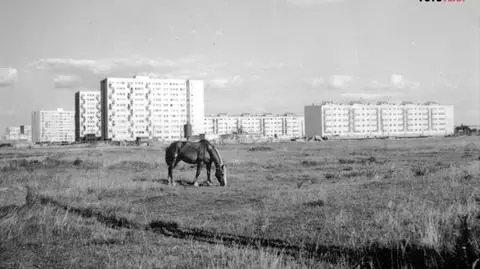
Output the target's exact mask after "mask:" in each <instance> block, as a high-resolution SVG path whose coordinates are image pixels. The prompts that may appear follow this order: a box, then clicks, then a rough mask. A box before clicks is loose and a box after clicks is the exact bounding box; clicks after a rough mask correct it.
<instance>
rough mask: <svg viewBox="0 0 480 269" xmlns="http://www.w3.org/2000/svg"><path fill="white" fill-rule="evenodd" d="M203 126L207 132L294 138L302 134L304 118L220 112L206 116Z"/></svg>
mask: <svg viewBox="0 0 480 269" xmlns="http://www.w3.org/2000/svg"><path fill="white" fill-rule="evenodd" d="M205 128H206V133H207V134H219V135H222V134H231V133H248V134H256V135H260V136H264V137H289V138H295V137H303V136H304V119H303V116H302V115H296V114H293V113H285V114H279V115H273V114H271V113H265V114H250V113H242V114H240V115H228V114H225V113H221V114H216V115H208V116H206V117H205Z"/></svg>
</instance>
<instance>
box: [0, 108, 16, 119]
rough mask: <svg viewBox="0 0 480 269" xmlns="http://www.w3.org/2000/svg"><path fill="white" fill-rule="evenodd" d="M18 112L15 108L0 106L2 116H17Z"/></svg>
mask: <svg viewBox="0 0 480 269" xmlns="http://www.w3.org/2000/svg"><path fill="white" fill-rule="evenodd" d="M16 114H17V111H15V109H13V108H6V107H0V116H1V117H5V116H15V115H16Z"/></svg>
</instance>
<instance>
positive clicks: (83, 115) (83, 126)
mask: <svg viewBox="0 0 480 269" xmlns="http://www.w3.org/2000/svg"><path fill="white" fill-rule="evenodd" d="M100 127H101V102H100V92H99V91H78V92H76V93H75V140H76V141H81V140H82V139H83V138H85V136H86V135H94V136H95V137H101V135H102V133H101V128H100Z"/></svg>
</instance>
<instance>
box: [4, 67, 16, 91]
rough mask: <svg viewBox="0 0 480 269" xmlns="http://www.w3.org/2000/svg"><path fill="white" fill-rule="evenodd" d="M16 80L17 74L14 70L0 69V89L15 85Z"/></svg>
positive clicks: (9, 68)
mask: <svg viewBox="0 0 480 269" xmlns="http://www.w3.org/2000/svg"><path fill="white" fill-rule="evenodd" d="M17 80H18V72H17V69H15V68H11V67H8V68H0V87H7V86H11V85H13V84H15V83H16V82H17Z"/></svg>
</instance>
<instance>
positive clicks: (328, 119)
mask: <svg viewBox="0 0 480 269" xmlns="http://www.w3.org/2000/svg"><path fill="white" fill-rule="evenodd" d="M453 113H454V109H453V106H452V105H440V104H438V103H435V102H426V103H423V104H413V103H411V102H402V103H400V104H390V103H387V102H377V103H376V104H371V103H368V104H365V103H361V102H350V103H348V104H338V103H333V102H323V103H322V104H314V105H310V106H305V132H306V135H307V136H308V137H312V136H322V137H340V138H341V137H346V138H347V137H352V138H354V137H359V138H363V137H389V136H433V135H450V134H453V132H454V126H453V115H454V114H453Z"/></svg>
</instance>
